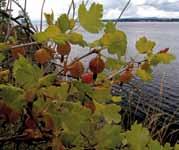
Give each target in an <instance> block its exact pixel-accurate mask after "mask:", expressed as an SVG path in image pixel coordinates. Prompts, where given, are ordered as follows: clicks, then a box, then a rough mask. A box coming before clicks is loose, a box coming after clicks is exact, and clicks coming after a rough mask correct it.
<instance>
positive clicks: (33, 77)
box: [13, 56, 43, 89]
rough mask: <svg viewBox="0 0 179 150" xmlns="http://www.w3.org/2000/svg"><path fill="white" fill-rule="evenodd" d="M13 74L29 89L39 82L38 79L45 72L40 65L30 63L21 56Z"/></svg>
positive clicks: (19, 83)
mask: <svg viewBox="0 0 179 150" xmlns="http://www.w3.org/2000/svg"><path fill="white" fill-rule="evenodd" d="M13 75H14V78H15V80H16V83H17V84H18V85H19V86H22V87H24V88H25V89H28V88H31V87H33V86H37V85H38V84H39V83H38V81H39V78H41V77H42V75H43V72H42V70H41V69H40V68H39V67H38V66H36V65H32V64H30V63H29V61H28V60H27V59H25V58H24V57H23V56H21V57H20V58H19V59H18V60H16V61H15V63H14V66H13Z"/></svg>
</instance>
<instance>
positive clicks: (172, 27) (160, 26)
mask: <svg viewBox="0 0 179 150" xmlns="http://www.w3.org/2000/svg"><path fill="white" fill-rule="evenodd" d="M119 27H120V28H121V29H122V30H124V31H125V32H126V34H127V36H128V41H129V42H128V49H129V53H128V55H132V53H133V51H135V42H136V40H137V39H138V38H139V37H141V36H146V37H147V38H149V39H151V40H154V41H155V42H156V43H157V46H156V48H155V50H160V49H162V48H167V47H168V48H170V52H172V53H173V54H175V55H176V57H177V59H176V61H174V62H173V63H172V64H170V65H159V66H158V67H157V68H155V69H154V79H153V81H152V82H150V83H144V82H142V81H140V80H138V79H136V80H133V83H134V84H135V85H136V86H137V87H138V88H140V89H141V91H140V93H142V94H140V93H139V92H134V91H133V90H132V88H131V87H129V86H128V85H126V88H125V90H126V89H127V90H126V91H127V92H128V95H127V97H129V95H130V98H131V99H130V102H131V101H132V104H133V105H134V106H136V105H137V106H140V110H139V111H141V112H146V111H149V109H153V110H155V111H156V112H159V113H161V112H162V113H166V114H167V116H172V115H175V116H176V118H178V119H179V23H176V22H166V23H163V22H162V23H160V22H156V23H155V22H145V23H143V22H142V23H141V22H137V23H119ZM120 90H121V87H119V86H118V85H115V86H114V92H116V93H120Z"/></svg>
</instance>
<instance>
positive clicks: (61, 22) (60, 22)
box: [56, 14, 70, 33]
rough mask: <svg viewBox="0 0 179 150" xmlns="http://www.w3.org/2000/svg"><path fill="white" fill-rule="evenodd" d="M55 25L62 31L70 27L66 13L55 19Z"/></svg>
mask: <svg viewBox="0 0 179 150" xmlns="http://www.w3.org/2000/svg"><path fill="white" fill-rule="evenodd" d="M56 25H57V26H58V27H59V28H60V29H61V31H62V32H63V33H65V32H66V31H67V30H68V29H70V20H69V18H68V16H67V14H62V15H61V16H60V17H59V18H58V19H57V21H56Z"/></svg>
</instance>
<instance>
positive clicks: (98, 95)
mask: <svg viewBox="0 0 179 150" xmlns="http://www.w3.org/2000/svg"><path fill="white" fill-rule="evenodd" d="M93 99H94V100H95V101H97V102H99V103H105V102H107V101H109V100H111V99H112V95H111V90H110V88H109V87H108V88H106V87H97V88H95V89H94V93H93Z"/></svg>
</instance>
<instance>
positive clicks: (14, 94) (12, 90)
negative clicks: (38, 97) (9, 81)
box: [0, 84, 23, 109]
mask: <svg viewBox="0 0 179 150" xmlns="http://www.w3.org/2000/svg"><path fill="white" fill-rule="evenodd" d="M22 94H23V90H22V89H20V88H17V87H14V86H12V85H4V84H0V98H2V99H3V100H4V101H5V102H6V103H8V104H9V105H10V106H12V107H13V108H16V109H18V108H19V107H21V106H22V105H23V103H22V102H23V101H22Z"/></svg>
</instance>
